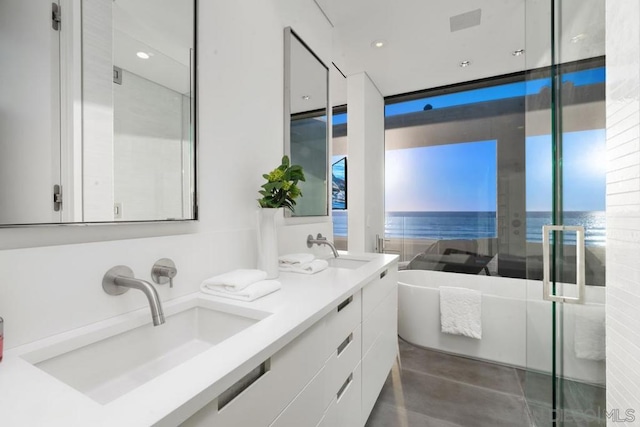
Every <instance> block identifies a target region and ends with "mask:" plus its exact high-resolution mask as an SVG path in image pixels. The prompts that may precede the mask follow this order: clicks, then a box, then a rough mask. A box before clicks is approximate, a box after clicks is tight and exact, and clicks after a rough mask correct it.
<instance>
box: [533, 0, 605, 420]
mask: <svg viewBox="0 0 640 427" xmlns="http://www.w3.org/2000/svg"><path fill="white" fill-rule="evenodd" d="M604 11H605V4H604V0H526V13H525V16H526V18H525V20H526V22H525V25H526V28H525V41H526V47H525V50H526V69H527V70H528V71H527V72H526V85H527V88H526V92H527V94H528V96H526V104H525V132H526V139H525V140H526V142H525V145H526V148H525V149H526V155H527V159H531V158H537V159H538V160H539V165H540V166H538V167H537V170H527V171H526V172H525V174H526V176H527V181H526V186H527V187H530V186H531V185H533V182H535V177H534V175H535V174H544V175H546V178H545V182H546V183H547V185H546V186H544V188H542V190H540V189H538V190H537V191H538V194H531V192H532V191H533V188H527V218H535V221H537V222H538V224H537V226H538V228H537V230H538V231H536V233H539V236H537V238H536V240H537V241H541V242H542V243H541V245H540V244H538V245H533V244H527V246H526V252H527V253H526V263H527V265H526V269H527V272H530V271H532V269H533V267H534V264H540V266H541V267H542V281H540V280H539V278H538V277H535V278H534V277H531V275H530V274H527V279H536V280H529V281H528V284H527V369H526V370H525V371H524V376H525V378H524V381H523V389H524V392H525V398H526V403H527V406H528V409H529V413H530V415H531V418H532V421H533V423H534V424H535V425H537V426H538V425H539V426H545V425H553V426H563V425H605V424H606V418H607V417H606V406H605V335H604V333H605V288H604V286H605V265H606V262H605V243H606V239H605V237H606V236H605V229H606V221H605V209H606V207H605V205H606V203H605V194H606V192H605V184H606V183H605V182H604V181H605V180H604V179H603V177H604V176H605V171H604V168H605V166H606V155H605V150H604V140H605V136H604V128H605V124H604V119H605V115H604V114H603V111H604V90H605V87H604V64H603V63H604V59H603V57H604V53H605V52H604V46H605V44H604V36H605V28H604V22H605V16H604ZM597 61H600V62H601V65H602V66H600V67H598V66H597V65H598V64H596V62H597ZM589 64H593V65H595V66H589ZM589 73H591V75H589ZM593 73H600V74H602V76H601V80H602V83H601V84H599V85H598V84H596V85H594V84H591V85H585V84H582V83H583V82H584V81H586V79H591V81H593ZM596 80H597V79H596ZM527 164H528V162H527ZM530 190H532V191H530ZM545 204H546V206H544V208H541V206H542V205H545ZM529 225H531V224H529ZM540 314H543V316H542V317H541V316H540ZM541 318H542V319H545V320H544V321H542V322H541V321H540V319H541ZM534 319H535V321H534Z"/></svg>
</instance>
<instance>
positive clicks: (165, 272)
mask: <svg viewBox="0 0 640 427" xmlns="http://www.w3.org/2000/svg"><path fill="white" fill-rule="evenodd" d="M176 274H178V270H177V269H176V264H175V263H174V262H173V261H172V260H170V259H169V258H162V259H159V260H158V261H156V263H155V264H153V267H152V268H151V279H153V282H154V283H157V284H158V285H164V284H165V283H167V282H169V287H170V288H173V278H174V277H176Z"/></svg>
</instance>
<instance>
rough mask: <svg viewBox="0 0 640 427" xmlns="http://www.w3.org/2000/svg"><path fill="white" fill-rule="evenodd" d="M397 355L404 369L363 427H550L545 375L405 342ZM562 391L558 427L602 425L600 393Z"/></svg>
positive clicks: (574, 386)
mask: <svg viewBox="0 0 640 427" xmlns="http://www.w3.org/2000/svg"><path fill="white" fill-rule="evenodd" d="M400 355H401V359H402V369H399V368H398V366H397V365H396V366H394V367H393V370H392V371H391V373H390V374H389V377H388V378H387V382H386V383H385V385H384V388H383V389H382V392H381V393H380V396H379V398H378V401H377V403H376V406H375V407H374V409H373V412H372V413H371V416H370V417H369V420H368V422H367V424H366V427H454V426H462V427H484V426H487V427H499V426H506V427H517V426H526V427H530V426H537V427H541V426H551V421H550V420H551V415H550V412H551V409H550V399H549V394H550V393H549V392H548V390H549V389H550V377H549V376H547V375H542V374H537V373H526V372H525V371H523V370H521V369H516V368H512V367H507V366H503V365H497V364H493V363H487V362H481V361H477V360H472V359H467V358H463V357H458V356H453V355H450V354H445V353H441V352H437V351H433V350H427V349H423V348H419V347H415V346H413V345H411V344H408V343H406V342H404V341H403V340H400ZM563 390H564V393H563V407H564V408H565V410H564V411H563V413H562V415H563V416H564V420H565V421H564V423H563V424H559V425H564V426H571V427H574V426H575V427H578V426H579V427H582V426H588V427H591V426H604V425H605V422H604V421H603V419H602V418H603V417H604V412H603V411H604V398H605V394H604V389H603V388H601V387H595V386H591V385H588V384H582V383H577V382H573V381H566V380H565V381H564V382H563ZM525 391H526V396H528V397H529V399H528V400H527V399H525ZM598 415H601V416H602V418H597V416H598Z"/></svg>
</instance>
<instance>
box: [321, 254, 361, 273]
mask: <svg viewBox="0 0 640 427" xmlns="http://www.w3.org/2000/svg"><path fill="white" fill-rule="evenodd" d="M369 261H370V260H368V259H355V258H343V257H338V258H328V259H327V262H328V263H329V267H334V268H348V269H350V270H355V269H356V268H360V267H362V266H363V265H365V264H367V263H368V262H369Z"/></svg>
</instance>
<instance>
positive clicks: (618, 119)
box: [606, 0, 640, 425]
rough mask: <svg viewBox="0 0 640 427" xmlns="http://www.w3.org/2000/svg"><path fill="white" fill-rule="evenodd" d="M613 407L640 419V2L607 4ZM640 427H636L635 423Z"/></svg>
mask: <svg viewBox="0 0 640 427" xmlns="http://www.w3.org/2000/svg"><path fill="white" fill-rule="evenodd" d="M606 16H607V24H606V28H607V37H606V40H607V41H606V43H607V48H606V50H607V157H608V161H607V409H608V410H609V411H611V410H613V409H619V410H620V414H621V415H622V416H623V418H624V411H625V410H627V409H634V410H635V411H636V412H635V413H636V420H637V419H638V416H640V365H639V364H640V263H639V262H638V261H639V260H640V155H639V152H640V145H639V144H640V138H639V135H640V4H639V3H638V1H637V0H607V11H606ZM634 425H635V424H634Z"/></svg>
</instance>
